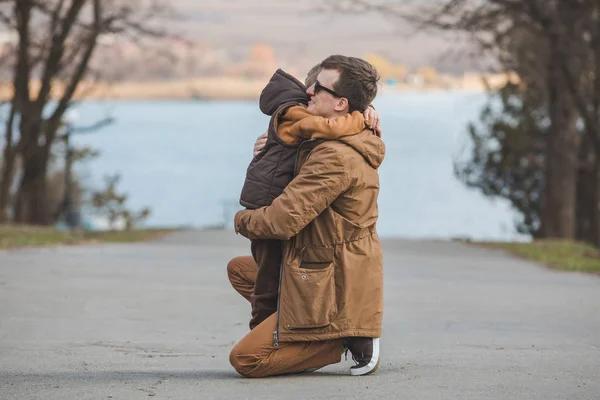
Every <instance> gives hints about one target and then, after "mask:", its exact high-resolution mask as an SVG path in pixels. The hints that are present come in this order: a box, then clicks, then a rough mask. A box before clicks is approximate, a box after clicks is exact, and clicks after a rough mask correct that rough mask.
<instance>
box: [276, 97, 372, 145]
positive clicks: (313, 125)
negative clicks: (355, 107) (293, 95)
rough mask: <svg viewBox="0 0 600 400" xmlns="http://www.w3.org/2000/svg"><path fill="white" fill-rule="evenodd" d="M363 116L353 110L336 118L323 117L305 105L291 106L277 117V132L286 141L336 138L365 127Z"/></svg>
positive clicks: (360, 130)
mask: <svg viewBox="0 0 600 400" xmlns="http://www.w3.org/2000/svg"><path fill="white" fill-rule="evenodd" d="M365 126H366V125H365V118H364V116H363V115H362V113H360V112H358V111H355V112H353V113H352V114H347V115H345V116H343V117H338V118H323V117H319V116H316V115H314V114H312V113H311V112H309V111H308V110H307V109H306V108H305V107H302V106H293V107H290V108H289V109H288V110H286V112H285V114H283V115H282V116H281V117H280V118H279V124H278V126H277V133H278V134H279V137H280V138H281V139H282V140H284V141H285V142H286V143H297V142H299V141H302V140H304V139H337V138H339V137H341V136H347V135H353V134H356V133H359V132H362V131H363V130H364V129H365Z"/></svg>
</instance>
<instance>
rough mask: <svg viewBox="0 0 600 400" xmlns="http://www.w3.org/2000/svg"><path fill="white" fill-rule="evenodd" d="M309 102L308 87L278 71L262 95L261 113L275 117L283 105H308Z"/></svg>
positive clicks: (280, 70)
mask: <svg viewBox="0 0 600 400" xmlns="http://www.w3.org/2000/svg"><path fill="white" fill-rule="evenodd" d="M308 100H309V96H308V95H307V94H306V86H304V84H303V83H302V82H300V81H299V80H298V79H296V78H295V77H293V76H292V75H290V74H288V73H287V72H285V71H283V70H282V69H278V70H277V71H276V72H275V73H274V74H273V76H272V77H271V80H270V81H269V83H268V84H267V86H265V88H264V89H263V91H262V93H261V94H260V102H259V104H260V111H262V112H263V113H264V114H266V115H273V114H275V112H276V111H277V110H278V109H279V108H280V107H281V106H282V105H285V104H290V103H301V104H305V105H306V104H308Z"/></svg>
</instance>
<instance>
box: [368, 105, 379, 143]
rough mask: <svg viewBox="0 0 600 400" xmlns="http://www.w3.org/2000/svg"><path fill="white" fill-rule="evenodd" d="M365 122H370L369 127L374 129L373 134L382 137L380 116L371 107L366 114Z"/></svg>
mask: <svg viewBox="0 0 600 400" xmlns="http://www.w3.org/2000/svg"><path fill="white" fill-rule="evenodd" d="M364 116H365V120H366V121H367V122H368V124H369V126H370V127H371V128H372V129H373V132H375V134H376V135H377V136H379V137H381V128H380V127H379V114H377V111H376V110H375V109H374V108H373V107H372V106H369V107H367V109H366V110H365V112H364Z"/></svg>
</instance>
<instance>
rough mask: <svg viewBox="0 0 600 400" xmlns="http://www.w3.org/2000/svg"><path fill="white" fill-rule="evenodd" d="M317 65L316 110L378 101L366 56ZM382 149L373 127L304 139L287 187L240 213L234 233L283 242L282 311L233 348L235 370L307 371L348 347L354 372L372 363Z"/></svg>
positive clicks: (378, 311)
mask: <svg viewBox="0 0 600 400" xmlns="http://www.w3.org/2000/svg"><path fill="white" fill-rule="evenodd" d="M321 66H322V68H323V70H322V71H321V72H320V73H319V75H318V77H317V81H316V82H315V83H314V84H313V85H312V86H311V87H310V88H308V90H307V93H308V94H309V95H310V96H311V98H310V101H309V104H308V110H309V111H311V112H313V113H314V114H315V115H320V116H323V117H326V118H335V117H339V116H344V115H346V114H347V113H349V112H352V111H355V110H359V111H364V110H365V109H366V108H367V106H368V105H369V104H370V103H371V102H372V101H373V99H374V98H375V96H376V94H377V82H378V79H379V77H378V75H377V72H376V70H375V68H374V67H373V66H371V65H370V64H369V63H367V62H365V61H363V60H360V59H357V58H353V57H345V56H331V57H328V58H327V59H325V60H324V61H323V62H322V63H321ZM384 154H385V147H384V145H383V142H382V141H381V139H380V138H379V137H378V136H376V135H374V134H373V132H372V131H371V130H364V131H363V132H361V133H359V134H356V135H352V136H344V137H341V138H339V139H337V140H309V141H306V142H304V143H303V144H302V146H301V147H300V149H299V151H298V159H297V168H296V176H295V178H294V179H293V180H292V182H291V183H290V184H289V185H288V186H287V187H286V188H285V190H284V191H283V194H281V195H280V196H279V197H277V198H276V199H275V200H274V201H273V203H272V204H271V205H270V206H267V207H262V208H259V209H256V210H244V211H240V212H239V213H238V214H237V215H236V217H235V226H236V232H237V233H240V234H242V235H244V236H246V237H247V238H249V239H280V240H285V242H284V246H283V249H282V252H283V262H282V268H281V274H280V275H281V281H280V285H279V301H278V311H277V312H276V313H274V314H272V315H271V316H270V317H268V318H267V319H266V320H265V321H263V322H262V323H261V324H259V325H258V326H257V327H256V328H254V329H253V330H252V331H251V332H249V333H248V334H247V335H246V336H245V337H244V338H243V339H242V340H241V341H240V342H239V343H238V344H237V345H236V346H235V347H234V348H233V350H232V352H231V355H230V362H231V364H232V365H233V366H234V368H235V369H236V370H237V371H238V372H239V373H240V374H242V375H244V376H248V377H264V376H270V375H278V374H285V373H292V372H300V371H305V370H313V369H317V368H321V367H323V366H325V365H329V364H333V363H337V362H339V361H340V359H341V354H342V352H343V350H344V349H349V350H350V351H351V352H352V355H353V358H354V359H355V361H356V362H357V365H356V366H354V367H352V368H351V374H352V375H365V374H367V373H371V372H373V371H375V369H376V368H377V365H378V362H379V339H378V338H379V337H380V336H381V319H382V313H383V259H382V250H381V244H380V242H379V238H378V236H377V232H376V229H375V224H376V221H377V217H378V210H377V197H378V194H379V177H378V173H377V168H379V166H380V165H381V163H382V162H383V158H384ZM240 276H241V275H240ZM232 283H233V284H234V285H236V283H235V282H233V281H232ZM238 284H242V283H241V282H238ZM246 285H247V286H250V285H251V282H247V283H246ZM238 291H240V290H238Z"/></svg>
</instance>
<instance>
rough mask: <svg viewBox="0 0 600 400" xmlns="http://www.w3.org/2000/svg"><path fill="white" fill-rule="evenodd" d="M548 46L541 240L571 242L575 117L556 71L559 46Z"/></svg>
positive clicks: (576, 144) (575, 171) (576, 140)
mask: <svg viewBox="0 0 600 400" xmlns="http://www.w3.org/2000/svg"><path fill="white" fill-rule="evenodd" d="M558 40H560V39H557V40H556V41H554V42H552V41H551V43H550V59H549V66H548V78H547V79H548V112H549V116H550V124H551V126H550V128H549V130H548V143H547V150H546V157H545V160H546V162H545V164H546V166H545V168H546V175H545V185H544V191H543V198H542V213H541V216H542V229H541V231H542V236H543V237H545V238H561V239H573V238H574V237H575V210H576V201H577V175H578V167H579V144H580V141H581V140H580V139H581V138H580V134H579V132H578V131H577V125H576V124H577V113H576V111H575V108H574V105H573V102H572V100H571V96H570V95H569V90H568V88H567V87H566V84H565V81H564V76H563V75H562V71H561V68H560V62H561V60H560V57H561V52H560V51H557V49H558V46H559V45H560V43H558Z"/></svg>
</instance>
